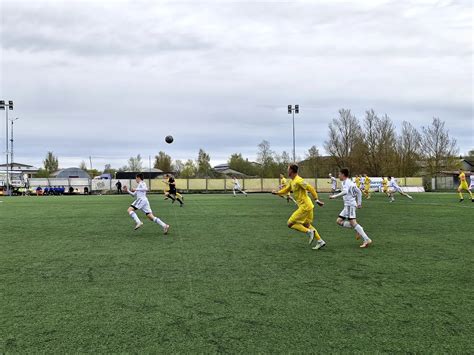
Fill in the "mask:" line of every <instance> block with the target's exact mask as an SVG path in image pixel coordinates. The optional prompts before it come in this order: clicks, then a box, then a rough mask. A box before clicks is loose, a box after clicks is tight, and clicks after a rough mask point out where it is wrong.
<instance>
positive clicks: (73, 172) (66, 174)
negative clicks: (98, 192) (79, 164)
mask: <svg viewBox="0 0 474 355" xmlns="http://www.w3.org/2000/svg"><path fill="white" fill-rule="evenodd" d="M51 177H53V178H58V179H74V178H80V179H90V178H91V177H90V176H89V174H88V173H87V172H86V171H84V170H82V169H79V168H67V169H61V170H58V171H56V172H55V173H53V174H51Z"/></svg>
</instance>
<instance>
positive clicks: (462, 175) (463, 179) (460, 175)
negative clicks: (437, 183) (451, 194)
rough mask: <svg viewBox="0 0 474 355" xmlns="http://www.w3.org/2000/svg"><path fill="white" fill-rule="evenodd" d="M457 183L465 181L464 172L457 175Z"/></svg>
mask: <svg viewBox="0 0 474 355" xmlns="http://www.w3.org/2000/svg"><path fill="white" fill-rule="evenodd" d="M459 181H461V182H464V181H466V174H464V172H462V173H461V174H459Z"/></svg>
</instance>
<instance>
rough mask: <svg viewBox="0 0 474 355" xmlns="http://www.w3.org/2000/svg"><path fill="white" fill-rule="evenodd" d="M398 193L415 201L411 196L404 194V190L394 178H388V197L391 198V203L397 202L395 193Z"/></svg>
mask: <svg viewBox="0 0 474 355" xmlns="http://www.w3.org/2000/svg"><path fill="white" fill-rule="evenodd" d="M396 192H398V193H399V194H400V195H402V196H405V197H408V198H409V199H410V200H413V197H411V196H410V195H409V194H407V193H406V192H403V190H402V188H401V187H400V186H398V184H397V180H396V179H395V178H394V177H393V176H389V177H388V197H389V198H390V202H393V201H395V197H393V195H395V193H396Z"/></svg>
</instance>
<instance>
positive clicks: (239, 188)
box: [234, 185, 242, 191]
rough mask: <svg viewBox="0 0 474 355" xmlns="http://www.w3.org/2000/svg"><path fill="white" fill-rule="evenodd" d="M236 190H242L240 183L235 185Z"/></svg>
mask: <svg viewBox="0 0 474 355" xmlns="http://www.w3.org/2000/svg"><path fill="white" fill-rule="evenodd" d="M234 190H237V191H242V188H241V187H240V185H234Z"/></svg>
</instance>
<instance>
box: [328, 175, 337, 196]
mask: <svg viewBox="0 0 474 355" xmlns="http://www.w3.org/2000/svg"><path fill="white" fill-rule="evenodd" d="M329 178H330V179H331V181H330V182H329V183H330V184H331V192H332V193H333V194H334V193H336V191H337V179H336V178H335V177H334V176H332V174H331V173H330V174H329Z"/></svg>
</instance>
